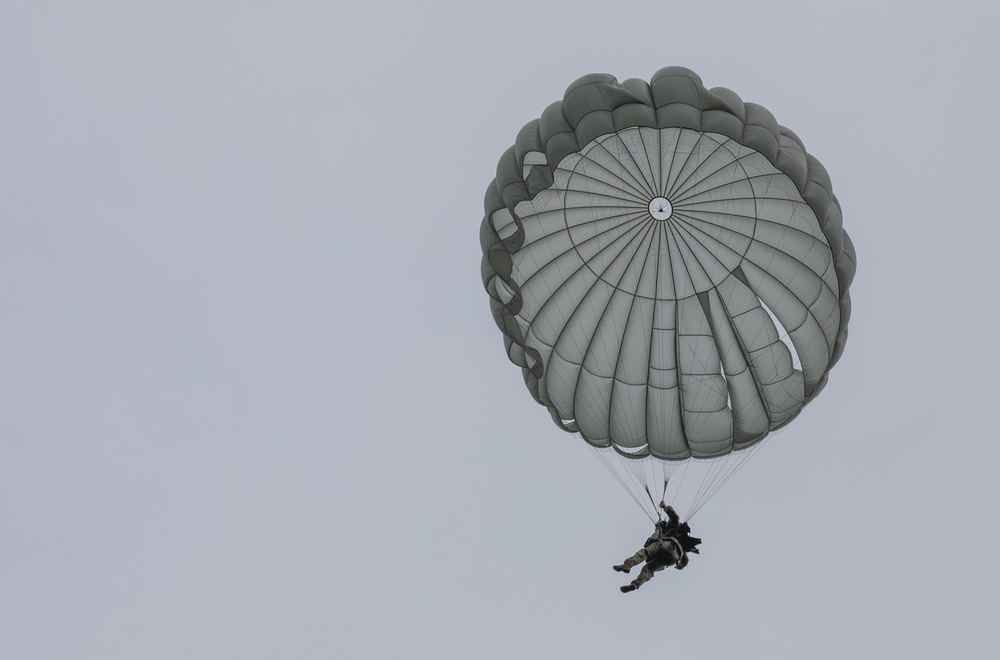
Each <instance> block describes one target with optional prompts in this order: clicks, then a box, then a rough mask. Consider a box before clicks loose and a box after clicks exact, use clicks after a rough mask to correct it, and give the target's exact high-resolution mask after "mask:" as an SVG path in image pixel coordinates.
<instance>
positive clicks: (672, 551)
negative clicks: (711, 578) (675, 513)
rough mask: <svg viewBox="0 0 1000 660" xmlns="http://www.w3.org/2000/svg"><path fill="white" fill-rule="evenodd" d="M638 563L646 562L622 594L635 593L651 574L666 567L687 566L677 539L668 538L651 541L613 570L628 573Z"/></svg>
mask: <svg viewBox="0 0 1000 660" xmlns="http://www.w3.org/2000/svg"><path fill="white" fill-rule="evenodd" d="M640 562H646V565H645V566H643V567H642V570H641V571H639V576H638V577H637V578H636V579H634V580H632V582H630V583H629V584H628V585H626V586H624V587H622V591H623V592H628V591H635V590H636V589H638V588H639V587H641V586H642V585H644V584H646V583H647V582H649V580H650V578H652V577H653V573H656V572H657V571H662V570H663V569H664V568H667V567H668V566H674V567H676V568H677V570H680V569H682V568H684V567H685V566H687V555H686V554H685V553H684V549H683V548H682V547H681V544H680V543H679V542H678V541H677V539H675V538H672V537H668V538H665V539H662V540H659V541H653V542H652V543H650V544H649V545H647V546H646V547H645V548H643V549H642V550H640V551H639V552H637V553H635V554H634V555H632V556H631V557H629V558H628V559H626V560H625V561H624V562H622V563H621V564H619V565H618V566H615V570H622V569H624V570H622V572H624V573H628V572H629V571H630V570H631V569H632V567H633V566H635V565H636V564H639V563H640Z"/></svg>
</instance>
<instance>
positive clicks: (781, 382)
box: [480, 67, 855, 461]
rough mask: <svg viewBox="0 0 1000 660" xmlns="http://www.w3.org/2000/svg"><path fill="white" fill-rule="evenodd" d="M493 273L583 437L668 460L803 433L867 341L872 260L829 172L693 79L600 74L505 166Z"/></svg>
mask: <svg viewBox="0 0 1000 660" xmlns="http://www.w3.org/2000/svg"><path fill="white" fill-rule="evenodd" d="M485 210H486V216H485V218H483V222H482V227H481V232H480V236H481V243H482V249H483V263H482V275H483V282H484V284H485V286H486V290H487V291H488V292H489V295H490V299H491V305H492V311H493V317H494V319H495V320H496V323H497V325H498V326H499V327H500V329H501V330H502V331H503V334H504V341H505V345H506V348H507V354H508V356H509V357H510V359H511V361H513V362H514V363H515V364H517V365H519V366H520V367H521V368H522V369H523V372H524V380H525V383H526V384H527V386H528V390H529V391H530V392H531V394H532V396H533V397H534V398H535V400H536V401H538V402H539V403H541V404H542V405H544V406H546V407H547V408H548V409H549V411H550V412H551V414H552V417H553V419H554V420H555V421H556V423H557V424H558V425H559V426H560V427H561V428H563V429H564V430H567V431H571V432H579V434H580V435H581V436H582V437H583V438H584V439H585V440H586V441H587V442H588V443H590V444H591V445H593V446H595V447H605V448H606V447H613V448H614V449H615V450H617V451H618V452H619V453H621V454H623V455H625V456H629V457H635V458H643V457H647V456H651V457H654V458H658V459H663V460H666V461H681V460H684V459H688V458H711V457H717V456H723V455H726V454H729V453H730V452H733V451H738V450H740V449H744V448H747V447H750V446H752V445H754V444H755V443H758V442H759V441H760V440H762V439H763V438H765V437H766V436H767V435H768V434H769V433H770V432H772V431H774V430H776V429H778V428H780V427H782V426H783V425H785V424H787V423H788V422H789V421H791V420H792V419H793V418H794V417H795V416H796V415H797V414H798V413H799V412H800V411H801V410H802V407H803V406H804V405H805V404H806V403H808V402H809V401H810V400H811V399H812V398H813V397H815V396H816V395H817V394H818V393H819V392H820V390H822V389H823V386H824V385H825V384H826V381H827V377H828V374H829V371H830V369H831V368H832V367H833V365H834V364H835V363H836V362H837V360H838V359H839V357H840V355H841V353H842V352H843V350H844V343H845V341H846V339H847V322H848V319H849V317H850V312H851V302H850V295H849V293H848V287H849V286H850V284H851V280H852V279H853V277H854V271H855V253H854V246H853V244H852V243H851V240H850V238H849V237H848V236H847V233H846V232H845V231H844V229H843V227H842V225H841V223H842V217H841V210H840V205H839V203H838V202H837V198H836V197H835V196H834V195H833V189H832V186H831V183H830V178H829V176H828V175H827V172H826V170H825V169H824V168H823V166H822V165H821V164H820V163H819V161H818V160H816V159H815V158H814V157H812V156H810V155H809V154H808V153H806V150H805V148H804V147H803V145H802V142H801V140H799V138H798V137H797V136H796V135H795V134H794V133H792V132H791V131H790V130H788V129H786V128H785V127H783V126H780V125H779V124H778V123H777V121H775V119H774V117H773V116H772V115H771V113H770V112H768V111H767V110H766V109H764V108H763V107H761V106H759V105H755V104H752V103H745V102H743V101H742V100H741V99H740V98H739V97H738V96H737V95H736V94H735V93H733V92H732V91H730V90H728V89H723V88H719V87H716V88H714V89H711V90H709V89H706V88H705V87H704V86H703V85H702V82H701V79H700V78H699V77H698V76H697V75H696V74H695V73H694V72H692V71H689V70H687V69H684V68H680V67H668V68H665V69H662V70H660V71H659V72H657V73H656V75H654V76H653V78H652V80H651V81H650V82H649V83H647V82H645V81H643V80H638V79H630V80H626V81H625V82H623V83H621V84H619V83H618V81H617V80H616V79H615V78H614V77H612V76H610V75H605V74H592V75H588V76H584V77H583V78H580V79H579V80H577V81H576V82H574V83H573V84H572V85H570V87H569V88H568V89H567V90H566V94H565V95H564V97H563V100H562V102H556V103H553V104H552V105H550V106H549V107H548V108H546V109H545V111H544V112H543V113H542V116H541V118H540V119H536V120H534V121H531V122H529V123H528V124H527V125H525V127H524V128H523V129H521V132H520V133H519V134H518V136H517V139H516V141H515V143H514V146H513V147H511V148H510V149H508V150H507V152H506V153H504V155H503V156H502V157H501V159H500V163H499V165H498V166H497V176H496V179H495V180H494V181H493V182H492V183H491V184H490V185H489V187H488V189H487V191H486V200H485Z"/></svg>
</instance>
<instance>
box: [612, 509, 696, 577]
mask: <svg viewBox="0 0 1000 660" xmlns="http://www.w3.org/2000/svg"><path fill="white" fill-rule="evenodd" d="M660 508H661V509H663V510H664V511H665V512H666V514H667V520H658V521H657V522H656V528H655V529H654V530H653V535H652V536H650V537H649V538H648V539H646V542H645V543H644V544H643V547H642V549H641V550H639V551H638V552H637V553H635V554H634V555H632V556H631V557H629V558H628V559H626V560H625V561H624V562H622V563H621V564H618V565H616V566H615V567H614V569H615V570H616V571H619V572H621V573H628V572H629V571H630V570H631V569H632V567H633V566H635V565H636V564H638V563H640V562H643V561H644V562H646V564H645V565H644V566H643V567H642V570H641V571H640V572H639V576H638V577H637V578H636V579H634V580H632V582H630V583H629V584H626V585H625V586H623V587H622V588H621V591H622V593H623V594H624V593H628V592H630V591H635V590H636V589H638V588H639V587H641V586H642V585H644V584H645V583H646V582H648V581H649V580H650V578H652V577H653V574H654V573H656V572H657V571H661V570H663V569H664V568H667V567H668V566H673V567H674V568H676V569H677V570H681V569H683V568H684V567H685V566H687V565H688V556H687V553H688V552H693V553H695V554H698V547H697V546H698V544H699V543H701V539H699V538H695V537H693V536H691V534H690V532H691V527H690V526H689V525H688V524H687V523H682V522H681V518H680V516H678V515H677V512H676V511H674V508H673V507H672V506H667V505H666V504H664V503H663V502H660Z"/></svg>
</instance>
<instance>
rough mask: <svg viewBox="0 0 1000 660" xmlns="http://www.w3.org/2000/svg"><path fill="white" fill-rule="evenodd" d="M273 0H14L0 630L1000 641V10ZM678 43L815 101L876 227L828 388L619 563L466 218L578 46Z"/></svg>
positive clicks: (61, 643)
mask: <svg viewBox="0 0 1000 660" xmlns="http://www.w3.org/2000/svg"><path fill="white" fill-rule="evenodd" d="M140 4H141V5H143V7H144V8H139V7H138V5H140ZM249 4H252V5H253V6H252V7H250V6H248V3H238V2H221V1H217V0H211V1H208V0H200V1H199V2H186V1H177V0H174V1H172V2H154V3H120V2H39V1H33V2H19V1H15V0H7V1H5V2H4V3H3V4H2V6H0V306H2V309H3V321H2V322H0V657H4V658H16V659H18V660H22V659H23V660H29V659H35V658H38V659H42V658H44V659H46V660H48V659H51V658H100V659H102V660H110V659H115V658H128V659H134V658H150V659H153V658H157V659H158V658H184V659H185V660H195V659H200V658H205V659H218V658H241V659H253V658H279V657H280V658H331V657H343V658H416V657H434V658H532V657H546V656H552V657H576V658H609V657H633V656H638V655H639V654H641V653H659V654H662V653H663V652H664V645H669V648H670V650H671V651H670V652H671V654H672V655H676V656H678V657H683V656H684V655H690V654H694V653H697V654H699V657H734V656H736V655H739V656H740V657H743V658H751V659H753V658H805V657H808V658H842V657H858V658H882V657H908V658H941V657H965V658H987V657H992V654H993V653H994V652H995V646H996V633H995V632H994V629H995V623H996V617H997V615H998V614H1000V596H998V595H997V594H998V593H1000V569H998V567H997V563H996V561H995V560H994V558H993V555H994V554H995V548H996V546H997V543H998V541H1000V533H998V529H997V523H996V515H995V513H994V511H993V507H994V505H995V504H996V502H997V500H998V495H1000V494H998V492H997V487H996V479H995V477H994V470H995V468H996V465H997V464H998V459H1000V447H998V442H997V432H996V423H995V408H996V394H997V390H998V388H997V384H996V374H997V372H998V369H1000V350H998V347H997V343H996V339H995V334H996V328H997V323H998V320H1000V314H998V312H997V308H996V303H997V299H998V296H997V282H998V278H997V274H996V270H995V261H996V253H995V246H996V245H997V243H998V241H1000V228H998V223H997V220H996V218H995V215H996V214H995V210H994V209H995V196H996V179H997V174H998V170H1000V167H998V165H997V159H996V154H997V152H998V150H1000V137H998V133H997V131H995V130H993V128H992V125H993V123H995V121H996V120H995V117H996V108H997V106H998V105H1000V91H998V89H997V86H996V85H995V82H996V65H997V63H998V62H1000V47H998V45H997V43H998V42H997V40H996V34H995V32H996V26H997V25H998V24H1000V11H998V10H997V9H996V8H987V6H988V3H985V2H972V1H956V2H949V3H927V2H925V3H912V2H901V1H900V2H874V3H869V2H861V1H858V2H839V3H832V2H827V3H822V4H819V3H817V4H814V5H811V4H805V3H801V2H780V3H747V2H731V1H723V2H718V3H714V4H708V5H706V4H705V3H678V4H677V6H672V5H671V4H670V3H663V2H633V1H630V0H620V1H616V2H606V3H585V2H580V1H575V2H568V1H566V2H550V3H537V2H525V1H516V2H505V3H500V4H495V5H490V6H486V5H475V4H473V3H458V2H456V3H453V4H452V3H442V2H437V3H435V2H430V3H401V2H390V3H381V4H380V3H368V4H364V5H359V6H356V7H353V8H351V9H338V8H335V3H327V2H281V3H277V2H275V3H265V2H261V3H249ZM537 5H542V6H541V7H540V6H537ZM667 65H681V66H686V67H689V68H691V69H693V70H694V71H696V72H697V73H698V74H699V75H700V76H701V77H702V79H703V80H704V81H705V83H706V85H707V86H709V87H713V86H724V87H728V88H730V89H733V90H734V91H736V92H737V93H738V94H740V95H741V96H742V97H743V98H744V99H745V100H747V101H752V102H757V103H761V104H763V105H765V106H766V107H767V108H768V109H770V110H771V111H772V112H773V113H774V114H775V116H776V117H777V119H778V121H779V122H780V123H781V124H783V125H785V126H788V127H789V128H791V129H792V130H793V131H795V132H796V133H797V134H798V135H799V136H800V137H801V138H802V139H803V141H804V142H805V145H806V147H807V148H808V149H809V151H810V152H811V153H812V154H814V155H816V156H817V157H818V158H819V159H820V160H821V161H822V162H823V163H824V165H825V166H826V167H827V169H828V170H829V172H830V174H831V177H832V179H833V183H834V189H835V191H836V194H837V196H838V197H839V199H840V201H841V204H842V206H843V209H844V217H845V226H846V227H847V228H848V231H849V232H850V234H851V237H852V238H853V240H854V243H855V245H856V247H857V251H858V262H859V268H858V275H857V278H856V280H855V283H854V285H853V287H852V289H851V291H852V298H853V301H854V314H853V317H852V320H851V335H850V341H849V342H848V347H847V351H846V353H845V356H844V358H843V359H842V360H841V362H840V363H839V364H838V365H837V367H836V368H835V369H834V371H833V373H832V375H831V380H830V385H829V386H828V387H827V389H826V390H825V391H824V392H823V394H822V395H821V396H820V397H819V398H818V399H817V400H816V401H815V402H814V403H813V404H812V405H811V406H810V407H809V408H807V409H806V411H805V412H804V413H803V414H802V416H801V417H800V418H799V419H798V420H796V422H795V423H794V424H793V425H792V426H791V427H790V428H789V429H788V430H787V431H786V432H784V433H782V434H781V435H779V436H778V437H776V438H775V439H773V440H772V441H771V442H769V443H768V445H767V446H766V447H765V448H764V449H763V450H762V451H761V452H760V453H759V454H758V455H757V457H756V458H754V460H753V461H752V462H751V463H750V464H749V465H748V467H746V468H745V469H744V470H743V471H742V472H741V473H740V474H739V475H738V476H737V477H736V479H734V480H733V481H732V482H731V483H730V484H729V485H728V486H727V487H726V489H724V490H723V491H722V492H721V493H720V494H719V495H718V496H717V497H716V498H715V499H714V500H713V501H712V503H711V504H710V505H709V506H708V507H706V508H705V509H704V510H703V511H702V512H701V513H699V515H698V518H697V520H696V525H695V533H696V534H697V535H699V536H701V537H703V538H704V539H705V543H704V546H703V552H702V554H701V555H700V556H698V557H695V558H694V559H693V560H692V562H691V565H690V566H689V567H688V568H687V569H686V570H685V571H683V572H677V571H670V572H667V573H662V574H660V575H658V576H657V577H656V579H655V580H654V581H653V582H652V583H650V584H649V585H647V586H646V587H644V588H643V589H642V590H641V591H639V592H636V593H634V594H630V595H628V596H623V595H622V594H620V593H619V592H618V585H619V584H621V583H622V576H620V575H618V574H616V573H614V572H612V571H611V565H612V564H613V563H616V562H618V561H620V560H621V559H622V558H624V557H625V556H626V555H627V554H630V553H631V552H633V551H634V550H635V549H636V548H637V547H638V544H640V543H641V542H642V540H643V539H644V538H645V537H646V535H647V534H648V532H649V531H650V530H649V523H648V521H647V520H646V519H645V518H644V517H643V516H642V515H641V514H640V513H639V511H638V509H636V508H635V506H634V504H633V503H632V502H631V500H629V499H628V498H627V496H626V495H625V494H624V492H623V491H622V490H621V489H620V488H619V486H618V485H617V484H616V483H615V482H614V481H613V480H612V479H611V478H610V477H609V476H608V475H607V473H606V472H605V471H604V468H603V467H602V466H601V464H600V463H599V462H598V461H597V459H595V458H594V456H593V455H592V453H591V452H590V451H589V450H588V449H586V447H585V446H584V445H583V444H582V441H581V440H579V439H578V438H573V437H571V436H569V435H566V434H564V433H562V432H560V431H558V430H557V429H556V428H555V426H554V425H553V424H552V423H551V421H550V420H549V417H548V414H547V413H546V411H545V410H544V409H543V408H542V407H540V406H538V405H537V404H535V403H534V402H533V401H532V400H531V398H530V396H529V395H528V393H527V391H526V390H525V388H524V386H523V382H522V380H521V376H520V372H519V370H518V369H517V368H516V367H515V366H514V365H512V364H510V363H509V362H507V359H506V357H505V355H504V352H503V348H502V342H501V336H500V333H499V331H498V330H497V329H496V327H495V326H494V325H493V321H492V319H491V318H490V314H489V310H488V303H487V296H486V294H485V292H484V291H483V290H482V286H481V283H480V278H479V261H480V258H481V254H480V250H479V245H478V231H479V223H480V221H481V218H482V197H483V192H484V190H485V187H486V185H487V183H489V181H490V179H491V178H492V177H493V173H494V169H495V167H496V161H497V159H498V158H499V156H500V154H501V153H502V152H503V151H504V150H505V149H506V148H507V147H508V146H509V145H510V144H512V142H513V139H514V136H515V135H516V134H517V131H518V130H519V129H520V128H521V126H522V125H523V124H524V123H525V122H526V121H528V120H530V119H533V118H535V117H537V116H538V115H539V113H540V112H541V111H542V110H543V109H544V108H545V106H547V105H548V104H549V103H551V102H552V101H555V100H557V99H559V98H561V96H562V92H563V90H564V89H565V87H566V85H568V84H569V83H570V82H572V81H573V80H575V79H576V78H577V77H579V76H581V75H583V74H586V73H589V72H592V71H599V72H607V73H612V74H614V75H616V76H617V77H618V78H619V79H620V80H622V79H625V78H629V77H640V78H646V79H648V78H649V77H650V76H651V75H652V74H653V73H654V72H655V71H656V70H657V69H659V68H661V67H663V66H667Z"/></svg>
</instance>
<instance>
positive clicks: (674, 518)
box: [660, 502, 681, 526]
mask: <svg viewBox="0 0 1000 660" xmlns="http://www.w3.org/2000/svg"><path fill="white" fill-rule="evenodd" d="M660 508H661V509H663V510H664V511H666V513H667V520H668V521H670V525H671V526H676V525H680V524H681V517H680V516H678V515H677V512H676V511H674V507H672V506H670V505H668V504H664V503H663V502H660Z"/></svg>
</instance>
